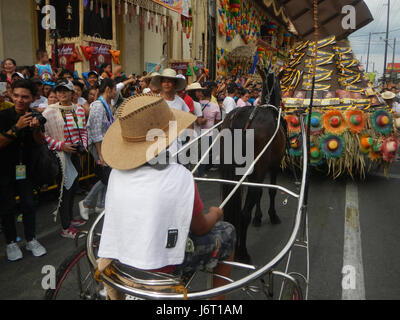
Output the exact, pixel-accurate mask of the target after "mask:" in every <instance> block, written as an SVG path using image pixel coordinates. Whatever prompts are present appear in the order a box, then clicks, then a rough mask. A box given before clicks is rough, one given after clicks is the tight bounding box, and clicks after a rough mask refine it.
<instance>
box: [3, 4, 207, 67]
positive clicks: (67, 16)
mask: <svg viewBox="0 0 400 320" xmlns="http://www.w3.org/2000/svg"><path fill="white" fill-rule="evenodd" d="M207 10H208V6H207V1H201V0H174V1H165V0H146V1H143V0H67V1H55V0H18V1H14V2H12V4H11V2H10V1H6V0H0V60H4V59H5V58H8V57H11V58H14V59H15V60H16V61H17V64H18V65H19V66H22V65H33V64H34V63H36V55H35V52H36V50H37V49H39V48H42V49H45V50H47V52H48V53H49V54H50V56H51V57H52V60H53V61H54V62H53V63H54V65H55V64H56V62H55V61H56V60H57V61H58V66H59V67H64V68H67V69H71V70H72V71H77V72H78V74H80V73H82V72H84V71H88V70H90V69H93V68H95V67H98V65H99V64H101V63H102V62H111V63H112V64H113V66H114V67H115V66H117V65H118V64H120V65H121V66H122V68H123V70H124V71H125V73H126V74H132V73H136V74H140V73H142V72H143V71H148V72H151V71H154V68H155V66H156V65H157V64H159V63H161V62H162V64H163V67H168V66H171V63H172V64H173V66H179V64H181V63H184V64H185V66H186V67H187V68H186V69H182V70H181V71H180V72H181V73H183V72H184V73H185V74H193V69H195V70H197V69H196V68H193V67H195V66H203V67H205V66H206V60H207V51H206V48H207ZM54 18H55V19H54ZM53 20H55V21H53ZM54 22H55V27H56V29H54V28H53V27H54V26H53V25H52V24H53V23H54ZM55 45H57V46H58V51H57V54H58V59H55V58H56V54H55V52H54V46H55ZM90 48H93V49H90ZM110 50H111V52H110ZM113 54H114V56H115V57H114V58H117V59H114V58H113V56H112V55H113ZM118 60H119V61H118ZM178 69H179V68H178ZM188 69H190V70H189V71H188Z"/></svg>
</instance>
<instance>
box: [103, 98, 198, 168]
mask: <svg viewBox="0 0 400 320" xmlns="http://www.w3.org/2000/svg"><path fill="white" fill-rule="evenodd" d="M117 117H118V118H117V120H116V121H115V122H114V123H113V125H112V126H111V127H110V129H109V130H108V131H107V133H106V135H105V137H104V140H103V143H102V154H103V157H104V161H105V162H106V163H107V164H108V165H109V166H110V167H111V168H114V169H118V170H132V169H135V168H138V167H140V166H142V165H144V164H145V163H147V162H149V161H151V160H153V159H154V158H156V157H157V156H158V155H159V154H160V153H161V152H162V151H164V150H165V149H167V148H168V147H169V146H170V145H171V144H172V143H173V142H175V140H176V139H177V138H178V136H179V134H180V133H181V132H182V131H183V130H185V129H187V128H188V127H189V126H190V125H191V124H192V123H194V122H195V121H196V117H195V116H194V115H192V114H191V113H188V112H183V111H178V110H174V109H170V108H169V107H168V104H167V103H166V102H165V100H164V99H163V98H162V97H160V96H158V95H154V94H149V95H137V96H133V97H131V98H129V99H127V100H125V101H124V102H123V104H122V105H121V106H120V108H119V110H118V114H117ZM171 122H172V123H171ZM153 129H158V130H153ZM160 130H161V131H160ZM150 131H152V132H150ZM157 131H158V132H157ZM161 133H162V134H163V135H164V137H165V138H166V139H164V137H163V136H162V135H161ZM157 145H158V147H155V146H157Z"/></svg>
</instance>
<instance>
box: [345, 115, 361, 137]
mask: <svg viewBox="0 0 400 320" xmlns="http://www.w3.org/2000/svg"><path fill="white" fill-rule="evenodd" d="M346 119H347V124H348V126H349V130H350V132H351V133H354V134H359V133H361V132H362V131H363V130H364V128H365V125H366V118H365V115H364V112H362V111H361V110H349V111H347V112H346Z"/></svg>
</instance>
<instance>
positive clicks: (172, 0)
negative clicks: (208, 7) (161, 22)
mask: <svg viewBox="0 0 400 320" xmlns="http://www.w3.org/2000/svg"><path fill="white" fill-rule="evenodd" d="M153 1H154V2H156V3H158V4H159V5H162V6H163V7H166V8H168V9H171V10H173V11H175V12H178V13H180V14H182V15H184V16H185V17H187V18H188V17H189V0H153Z"/></svg>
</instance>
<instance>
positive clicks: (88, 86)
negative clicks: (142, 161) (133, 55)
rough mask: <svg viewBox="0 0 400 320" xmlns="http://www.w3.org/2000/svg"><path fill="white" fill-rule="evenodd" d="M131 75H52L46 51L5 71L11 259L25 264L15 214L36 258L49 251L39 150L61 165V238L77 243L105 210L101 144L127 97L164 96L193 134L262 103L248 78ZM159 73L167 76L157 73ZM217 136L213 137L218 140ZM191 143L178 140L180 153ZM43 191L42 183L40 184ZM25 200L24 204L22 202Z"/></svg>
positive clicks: (2, 185) (2, 109) (5, 184)
mask: <svg viewBox="0 0 400 320" xmlns="http://www.w3.org/2000/svg"><path fill="white" fill-rule="evenodd" d="M160 68H161V66H158V67H157V69H156V70H155V72H153V73H147V72H143V73H142V74H141V75H140V76H139V75H135V74H131V75H126V74H125V73H124V72H123V70H122V68H121V67H120V66H117V67H115V68H114V69H113V68H112V66H111V65H110V64H103V65H101V66H99V68H98V69H97V70H89V71H88V72H84V73H83V74H82V75H81V76H79V75H78V74H77V72H72V71H70V70H66V69H57V70H54V69H53V68H52V66H51V61H50V59H49V57H48V54H47V52H45V51H41V50H39V51H38V52H37V64H35V65H34V66H18V64H17V62H16V61H15V60H14V59H12V58H8V59H6V60H4V61H3V62H2V63H1V69H0V162H1V163H0V170H1V176H2V179H1V182H0V197H1V199H4V203H5V205H2V206H1V207H0V219H1V225H2V231H3V233H4V235H5V238H6V243H7V248H6V252H7V257H8V260H10V261H16V260H20V259H22V257H23V254H22V251H21V249H20V248H19V246H18V244H17V232H16V225H15V220H16V219H15V217H16V216H17V215H18V214H20V213H21V214H22V216H23V223H24V231H25V240H26V242H27V245H26V249H27V250H29V251H32V253H33V255H34V256H37V257H38V256H42V255H44V254H46V249H45V248H44V247H43V246H42V245H41V244H40V243H39V242H38V241H37V240H36V219H35V210H36V208H35V205H34V201H33V194H34V190H37V187H38V186H36V185H35V184H34V179H33V175H34V173H35V164H34V163H33V161H32V159H33V158H34V155H33V154H35V153H36V152H37V151H36V150H40V146H42V145H47V148H48V150H49V151H51V152H53V153H54V154H55V155H56V156H57V159H58V162H59V167H60V170H59V174H58V176H57V177H56V178H55V181H56V182H57V184H58V186H59V191H60V199H59V203H58V207H57V211H56V213H57V216H58V217H60V219H59V220H60V222H61V236H62V237H65V238H71V239H74V238H75V236H76V234H77V233H78V232H79V229H78V228H79V227H81V226H83V225H84V224H85V223H86V221H87V220H88V219H89V215H90V214H92V213H95V212H97V213H99V212H101V211H102V210H103V209H104V201H105V194H106V190H107V179H108V176H109V174H110V169H109V168H108V167H107V164H106V163H105V162H104V159H103V157H102V154H101V143H102V140H103V138H104V135H105V134H106V132H107V130H108V128H109V127H110V126H111V124H112V123H113V122H114V117H115V113H116V110H117V109H118V107H119V106H120V105H121V103H122V102H123V101H124V99H126V98H128V97H130V96H133V95H137V94H156V95H161V96H162V97H164V99H165V100H166V102H167V103H168V105H169V107H170V108H175V109H179V110H182V111H186V112H191V113H193V114H195V115H196V117H197V121H196V123H195V125H194V129H195V131H196V132H197V134H200V132H201V130H202V129H209V128H212V127H213V126H214V125H215V124H216V123H218V122H219V121H221V120H223V119H224V118H225V116H226V114H228V113H229V112H231V111H232V110H233V109H234V108H236V107H244V106H250V105H254V106H257V105H258V104H259V97H260V93H261V84H260V83H257V82H253V81H251V80H249V79H246V78H244V77H231V78H228V79H222V78H218V79H216V80H211V79H208V78H207V76H206V74H205V73H202V74H201V75H199V76H198V77H197V79H194V81H193V82H194V83H192V84H189V83H188V81H187V79H186V77H185V76H183V75H179V74H176V72H175V71H174V70H172V69H165V70H162V72H161V70H160ZM159 72H161V74H160V73H159ZM212 137H213V134H212V132H211V133H210V135H209V137H208V139H209V140H210V143H211V141H212ZM185 142H186V141H179V139H178V145H177V146H176V148H177V149H179V147H180V146H182V144H184V143H185ZM88 153H90V155H91V157H92V158H93V159H94V161H95V166H96V176H97V182H95V184H94V186H93V188H92V189H91V190H90V192H89V194H88V195H87V197H86V198H85V199H84V200H83V201H81V202H80V203H79V209H80V215H79V216H78V217H77V214H75V213H74V212H73V207H74V199H75V195H76V192H77V188H78V185H79V177H80V174H81V158H82V157H84V156H86V155H87V154H88ZM210 168H211V166H210V165H203V164H202V165H201V166H200V169H199V175H200V176H203V177H204V176H206V172H207V170H209V169H210ZM39 187H40V186H39ZM16 196H19V203H17V201H16Z"/></svg>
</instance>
